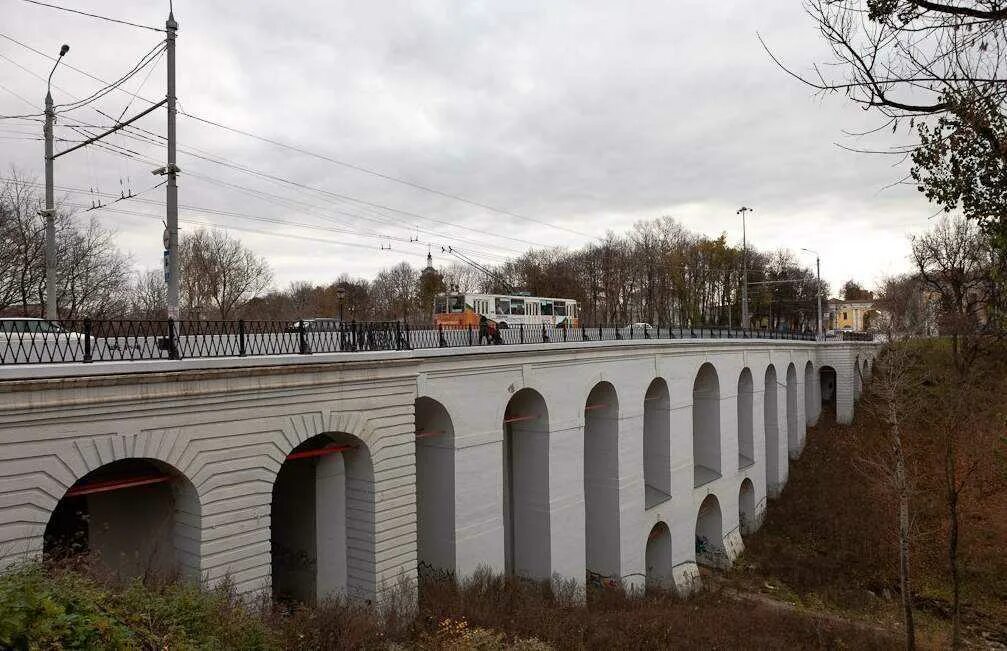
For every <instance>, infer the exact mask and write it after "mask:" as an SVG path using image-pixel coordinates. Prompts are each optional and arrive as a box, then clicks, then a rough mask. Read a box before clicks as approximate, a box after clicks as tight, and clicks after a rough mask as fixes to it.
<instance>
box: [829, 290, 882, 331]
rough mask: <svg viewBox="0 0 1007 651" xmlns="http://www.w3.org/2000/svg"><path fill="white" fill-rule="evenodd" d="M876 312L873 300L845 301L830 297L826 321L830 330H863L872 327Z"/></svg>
mask: <svg viewBox="0 0 1007 651" xmlns="http://www.w3.org/2000/svg"><path fill="white" fill-rule="evenodd" d="M876 314H877V310H875V309H874V301H873V300H857V301H844V300H840V299H838V298H833V299H829V313H828V315H827V316H828V318H827V319H826V321H827V322H828V329H829V330H853V331H856V332H862V331H864V330H867V329H869V328H870V327H871V319H872V317H873V316H874V315H876Z"/></svg>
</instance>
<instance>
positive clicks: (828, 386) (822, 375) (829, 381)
mask: <svg viewBox="0 0 1007 651" xmlns="http://www.w3.org/2000/svg"><path fill="white" fill-rule="evenodd" d="M818 385H819V387H821V393H822V408H823V409H828V410H829V412H830V413H831V414H832V417H833V418H835V416H836V369H834V368H832V367H831V366H822V367H820V368H819V369H818Z"/></svg>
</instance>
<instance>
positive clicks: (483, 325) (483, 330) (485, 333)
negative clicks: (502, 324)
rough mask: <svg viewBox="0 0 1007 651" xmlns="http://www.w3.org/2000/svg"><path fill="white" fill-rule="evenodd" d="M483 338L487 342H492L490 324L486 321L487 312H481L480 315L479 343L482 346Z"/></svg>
mask: <svg viewBox="0 0 1007 651" xmlns="http://www.w3.org/2000/svg"><path fill="white" fill-rule="evenodd" d="M483 340H486V343H487V344H488V343H491V342H490V333H489V325H488V323H487V321H486V315H485V314H481V315H480V316H479V345H480V346H482V344H483Z"/></svg>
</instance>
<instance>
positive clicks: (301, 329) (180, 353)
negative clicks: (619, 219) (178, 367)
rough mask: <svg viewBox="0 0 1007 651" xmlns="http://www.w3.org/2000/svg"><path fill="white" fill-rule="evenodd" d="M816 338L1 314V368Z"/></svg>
mask: <svg viewBox="0 0 1007 651" xmlns="http://www.w3.org/2000/svg"><path fill="white" fill-rule="evenodd" d="M635 339H642V340H649V339H655V340H662V339H663V340H676V339H678V340H681V339H742V340H760V339H769V340H788V341H814V340H815V335H814V334H813V333H810V332H782V331H772V330H750V329H744V328H731V327H716V326H713V327H711V326H696V327H688V326H685V327H683V326H678V327H674V326H672V327H669V326H660V325H657V326H650V325H647V324H630V325H627V326H599V327H591V328H588V327H586V326H584V327H572V326H571V327H557V326H546V325H542V326H523V325H519V326H516V327H512V328H507V329H501V330H495V329H492V330H491V329H489V328H488V327H486V326H480V327H472V326H467V327H462V328H445V327H442V326H440V327H437V328H432V327H429V326H421V327H416V326H410V325H409V324H407V323H400V322H394V321H392V322H367V323H357V322H332V321H328V320H314V321H310V322H309V321H245V320H238V321H175V320H173V319H167V320H162V321H156V320H114V321H103V320H92V319H74V320H46V319H5V320H0V366H10V365H20V364H62V363H73V362H82V363H95V362H112V361H143V360H166V359H170V360H179V359H192V358H203V359H207V358H221V357H248V356H277V355H280V356H282V355H311V354H315V353H334V352H368V351H384V350H412V349H424V348H470V347H473V346H497V345H515V344H535V343H539V344H546V343H553V344H558V343H564V344H565V343H571V342H590V341H623V340H629V341H632V340H635Z"/></svg>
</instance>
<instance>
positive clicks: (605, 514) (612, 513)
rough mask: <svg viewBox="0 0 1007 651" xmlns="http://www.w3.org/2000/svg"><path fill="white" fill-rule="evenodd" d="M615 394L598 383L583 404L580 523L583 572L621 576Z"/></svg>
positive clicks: (617, 415) (608, 386) (617, 427)
mask: <svg viewBox="0 0 1007 651" xmlns="http://www.w3.org/2000/svg"><path fill="white" fill-rule="evenodd" d="M619 524H620V517H619V397H618V395H617V394H616V391H615V387H613V386H612V385H611V384H610V383H608V382H599V383H598V384H596V385H595V387H594V388H593V389H592V390H591V393H590V394H588V397H587V402H586V403H585V405H584V526H585V532H584V533H585V535H584V540H585V547H586V550H585V551H586V556H585V558H586V561H587V571H588V573H589V574H597V575H600V576H605V577H613V576H614V577H619V576H621V572H620V564H619V547H620V543H619Z"/></svg>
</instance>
